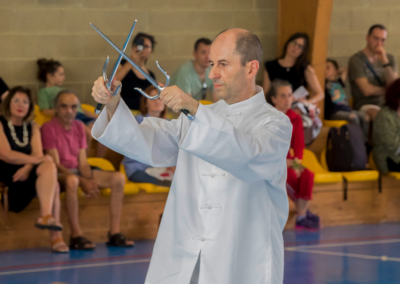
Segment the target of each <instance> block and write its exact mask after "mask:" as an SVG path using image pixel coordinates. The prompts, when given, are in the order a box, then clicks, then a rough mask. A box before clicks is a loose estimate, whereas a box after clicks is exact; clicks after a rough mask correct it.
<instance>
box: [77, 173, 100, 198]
mask: <svg viewBox="0 0 400 284" xmlns="http://www.w3.org/2000/svg"><path fill="white" fill-rule="evenodd" d="M79 180H80V186H81V188H82V191H83V192H84V193H85V196H86V197H87V198H95V197H97V196H98V195H99V194H100V190H99V186H98V185H97V183H96V182H95V181H94V180H91V179H86V178H82V177H81V178H80V179H79Z"/></svg>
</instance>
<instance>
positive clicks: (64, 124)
mask: <svg viewBox="0 0 400 284" xmlns="http://www.w3.org/2000/svg"><path fill="white" fill-rule="evenodd" d="M56 119H57V120H58V123H59V124H60V125H61V127H62V128H64V129H65V130H70V129H71V126H72V122H71V123H65V122H63V121H62V120H61V119H59V118H58V117H56Z"/></svg>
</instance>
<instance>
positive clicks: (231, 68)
mask: <svg viewBox="0 0 400 284" xmlns="http://www.w3.org/2000/svg"><path fill="white" fill-rule="evenodd" d="M222 36H223V35H220V36H219V38H217V39H216V40H215V41H214V42H213V44H212V45H211V52H210V64H211V66H212V68H211V71H210V74H209V75H208V77H209V78H210V79H211V80H213V82H214V90H215V92H216V97H217V98H218V99H222V100H225V102H227V103H228V104H229V103H230V102H232V101H234V100H235V99H236V96H237V93H239V91H240V90H241V88H244V87H245V84H244V82H245V67H244V66H242V64H241V62H240V60H241V57H240V55H239V54H237V53H236V52H235V48H236V38H235V37H234V36H223V38H222Z"/></svg>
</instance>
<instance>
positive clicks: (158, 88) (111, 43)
mask: <svg viewBox="0 0 400 284" xmlns="http://www.w3.org/2000/svg"><path fill="white" fill-rule="evenodd" d="M136 21H137V20H135V23H134V24H133V27H132V29H131V33H130V35H129V36H128V39H127V42H128V41H129V38H130V36H131V34H132V32H133V28H134V26H135V24H136ZM90 25H91V26H92V28H94V29H95V30H96V32H97V33H99V34H100V35H101V36H102V37H103V38H104V39H105V40H106V41H107V42H108V43H109V44H110V45H111V46H112V47H113V48H114V49H115V50H116V51H118V53H119V54H120V55H119V57H118V59H119V60H120V58H121V57H124V58H125V59H126V60H127V61H128V62H129V63H130V64H132V65H133V66H134V67H135V68H136V69H137V70H138V71H139V72H140V73H141V74H142V75H143V76H144V77H145V78H146V79H147V80H148V81H149V82H150V83H151V84H152V85H153V86H154V87H156V88H157V90H158V95H156V96H153V97H151V96H149V95H148V94H146V93H145V92H144V91H143V90H142V89H140V88H135V90H137V91H138V92H139V93H141V94H142V95H143V96H145V97H146V98H148V99H150V100H155V99H158V98H159V97H160V93H161V91H162V90H164V89H165V88H166V87H168V84H169V75H168V74H167V72H165V71H164V69H163V68H161V66H160V65H159V64H158V61H156V64H157V67H158V69H160V71H161V72H162V73H163V74H164V76H165V78H166V82H165V85H164V86H162V85H159V84H158V83H157V82H156V81H154V79H153V78H152V77H151V76H150V75H149V74H147V73H146V72H145V71H144V70H143V69H142V68H140V66H138V65H137V64H136V63H135V62H133V60H132V59H131V58H130V57H129V56H128V55H126V54H125V48H126V46H125V45H126V44H127V42H125V45H124V49H123V50H120V49H119V48H118V47H117V46H116V45H115V44H114V43H113V42H112V41H111V40H110V39H109V38H107V37H106V36H105V35H104V34H103V33H102V32H101V31H100V30H99V29H98V28H96V27H95V26H94V25H93V24H92V23H90ZM117 63H118V64H119V62H118V60H117ZM107 64H108V58H107V61H106V65H105V68H106V67H107ZM118 64H116V66H115V67H114V70H115V72H116V69H117V68H118V66H117V65H118ZM113 75H114V76H115V74H114V71H113ZM103 76H104V68H103ZM112 79H114V78H113V77H112ZM108 82H109V84H110V86H111V83H112V80H110V81H108ZM118 87H120V86H118ZM117 91H119V89H117V90H116V92H114V94H113V95H115V94H117V93H118V92H117ZM181 112H183V113H184V114H185V115H186V116H187V117H188V118H189V120H193V119H194V116H193V115H191V114H190V112H189V111H188V110H186V109H182V110H181Z"/></svg>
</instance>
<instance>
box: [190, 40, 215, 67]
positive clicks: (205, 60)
mask: <svg viewBox="0 0 400 284" xmlns="http://www.w3.org/2000/svg"><path fill="white" fill-rule="evenodd" d="M210 49H211V45H207V44H204V43H200V44H199V45H198V46H197V50H196V51H195V52H194V53H193V55H194V61H196V62H197V64H199V65H200V66H201V67H203V68H207V67H208V66H210Z"/></svg>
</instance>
